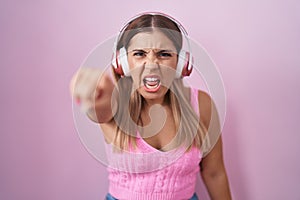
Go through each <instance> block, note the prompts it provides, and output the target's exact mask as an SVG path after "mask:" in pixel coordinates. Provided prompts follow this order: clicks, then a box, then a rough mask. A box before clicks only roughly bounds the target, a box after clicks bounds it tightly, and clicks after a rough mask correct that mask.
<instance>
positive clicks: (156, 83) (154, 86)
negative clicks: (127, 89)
mask: <svg viewBox="0 0 300 200" xmlns="http://www.w3.org/2000/svg"><path fill="white" fill-rule="evenodd" d="M143 83H144V88H145V90H146V91H147V92H156V91H158V90H159V88H160V78H159V77H157V76H147V77H145V78H144V79H143Z"/></svg>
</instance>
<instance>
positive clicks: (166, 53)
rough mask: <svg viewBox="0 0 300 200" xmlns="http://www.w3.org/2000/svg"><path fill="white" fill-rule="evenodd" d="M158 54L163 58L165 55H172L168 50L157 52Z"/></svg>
mask: <svg viewBox="0 0 300 200" xmlns="http://www.w3.org/2000/svg"><path fill="white" fill-rule="evenodd" d="M158 55H159V57H163V58H165V57H172V54H171V53H169V52H163V51H162V52H159V53H158Z"/></svg>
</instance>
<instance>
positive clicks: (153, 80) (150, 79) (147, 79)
mask: <svg viewBox="0 0 300 200" xmlns="http://www.w3.org/2000/svg"><path fill="white" fill-rule="evenodd" d="M158 80H159V79H158V78H154V77H147V78H145V81H149V82H155V81H158Z"/></svg>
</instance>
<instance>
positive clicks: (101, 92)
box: [70, 68, 114, 121]
mask: <svg viewBox="0 0 300 200" xmlns="http://www.w3.org/2000/svg"><path fill="white" fill-rule="evenodd" d="M113 89H114V83H113V80H112V79H111V77H110V75H109V74H108V73H107V72H103V71H102V70H100V69H97V68H81V69H79V70H78V71H77V72H76V73H75V75H74V76H73V77H72V79H71V83H70V90H71V95H72V97H73V98H74V100H75V101H76V102H77V103H78V104H79V105H80V107H81V110H82V111H83V112H85V113H87V114H88V115H89V117H92V118H93V120H94V121H99V119H97V118H98V117H97V116H98V114H102V115H101V116H102V117H104V118H105V119H106V118H107V117H112V112H111V111H110V112H108V109H107V108H109V109H110V108H111V96H112V91H113ZM110 110H111V109H110ZM91 111H92V112H91ZM103 113H105V116H103ZM108 115H109V116H108ZM100 121H101V120H100Z"/></svg>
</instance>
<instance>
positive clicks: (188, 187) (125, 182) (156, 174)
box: [106, 89, 202, 200]
mask: <svg viewBox="0 0 300 200" xmlns="http://www.w3.org/2000/svg"><path fill="white" fill-rule="evenodd" d="M190 93H191V105H192V107H193V109H194V110H195V112H196V113H197V114H198V116H199V118H200V113H199V107H198V90H197V89H191V92H190ZM136 140H137V141H136V143H137V149H138V150H136V151H134V152H131V151H129V152H121V153H120V152H114V151H113V150H112V145H111V144H106V153H107V158H108V162H109V166H108V167H107V170H108V173H109V176H108V179H109V193H110V194H111V195H112V196H114V197H115V198H116V199H120V200H122V199H124V200H125V199H126V200H127V199H132V200H180V199H189V198H191V197H192V196H193V194H194V192H195V186H196V178H197V174H198V173H199V171H200V166H199V163H200V161H201V159H202V153H201V152H200V150H199V149H198V148H196V147H194V146H193V147H191V149H190V150H188V151H186V149H182V148H179V149H174V150H170V151H167V152H162V151H159V150H157V149H155V148H154V147H152V146H151V145H149V144H148V143H147V142H145V141H144V140H143V138H139V137H138V138H137V139H136Z"/></svg>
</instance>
